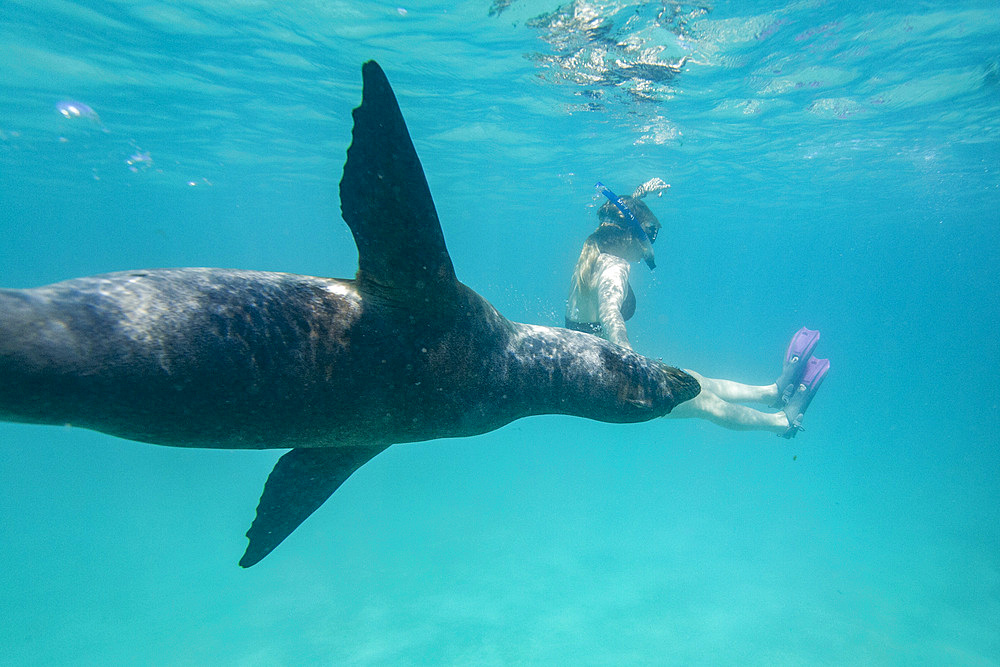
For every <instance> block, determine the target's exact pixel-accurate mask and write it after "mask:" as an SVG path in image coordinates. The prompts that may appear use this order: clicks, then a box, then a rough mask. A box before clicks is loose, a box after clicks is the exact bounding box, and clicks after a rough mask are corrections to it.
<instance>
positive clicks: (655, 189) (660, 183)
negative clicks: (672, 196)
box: [632, 177, 670, 199]
mask: <svg viewBox="0 0 1000 667" xmlns="http://www.w3.org/2000/svg"><path fill="white" fill-rule="evenodd" d="M669 189H670V184H669V183H667V182H666V181H664V180H663V179H662V178H659V177H657V178H651V179H649V180H648V181H646V182H645V183H643V184H642V185H640V186H639V187H637V188H636V189H635V192H633V193H632V198H633V199H642V198H643V197H645V196H646V195H651V194H654V193H655V194H656V196H657V197H659V196H660V195H662V194H663V193H664V192H666V191H667V190H669Z"/></svg>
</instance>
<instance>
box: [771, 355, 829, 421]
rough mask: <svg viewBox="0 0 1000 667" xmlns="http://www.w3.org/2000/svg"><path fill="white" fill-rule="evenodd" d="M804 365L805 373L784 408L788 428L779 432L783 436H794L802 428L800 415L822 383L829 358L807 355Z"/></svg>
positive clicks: (803, 412) (827, 368) (827, 369)
mask: <svg viewBox="0 0 1000 667" xmlns="http://www.w3.org/2000/svg"><path fill="white" fill-rule="evenodd" d="M805 367H806V370H805V373H803V374H802V379H801V380H800V381H799V385H798V387H796V389H795V393H793V394H792V398H791V399H790V400H789V401H788V405H786V406H785V408H784V413H785V416H786V417H788V429H787V430H786V431H785V432H784V433H782V434H781V437H783V438H794V437H795V434H796V433H798V432H799V431H802V430H804V429H803V428H802V416H803V415H804V414H805V411H806V408H808V407H809V404H810V403H812V400H813V396H815V395H816V391H817V390H818V389H819V386H820V385H821V384H822V383H823V378H825V377H826V373H827V371H829V370H830V360H829V359H817V358H816V357H809V361H808V362H806V364H805Z"/></svg>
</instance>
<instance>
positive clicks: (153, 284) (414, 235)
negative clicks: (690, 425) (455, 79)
mask: <svg viewBox="0 0 1000 667" xmlns="http://www.w3.org/2000/svg"><path fill="white" fill-rule="evenodd" d="M362 74H363V79H364V88H363V94H362V103H361V106H360V107H358V108H357V109H355V110H354V113H353V116H354V129H353V134H352V143H351V146H350V148H349V149H348V151H347V162H346V164H345V165H344V175H343V179H342V180H341V182H340V199H341V210H342V213H343V217H344V220H346V221H347V224H348V226H349V227H350V228H351V232H352V233H353V234H354V240H355V242H356V244H357V247H358V264H359V267H358V273H357V276H356V278H355V279H354V280H338V279H333V278H317V277H311V276H299V275H292V274H286V273H267V272H258V271H239V270H228V269H206V268H187V269H162V270H143V271H125V272H120V273H111V274H106V275H101V276H94V277H90V278H79V279H76V280H69V281H66V282H61V283H56V284H53V285H47V286H44V287H38V288H34V289H25V290H0V419H2V420H5V421H15V422H28V423H36V424H59V425H62V424H71V425H73V426H80V427H83V428H88V429H93V430H96V431H101V432H103V433H109V434H111V435H115V436H119V437H122V438H128V439H131V440H139V441H142V442H149V443H155V444H160V445H172V446H178V447H212V448H225V449H268V448H282V449H285V448H290V449H291V451H290V452H288V453H286V454H285V455H284V456H282V457H281V459H279V460H278V462H277V464H276V465H275V467H274V470H273V471H272V472H271V474H270V476H269V477H268V479H267V483H266V484H265V486H264V491H263V493H262V495H261V498H260V503H259V505H258V507H257V516H256V518H255V519H254V522H253V524H252V525H251V527H250V530H249V531H248V532H247V537H248V538H249V545H248V546H247V549H246V553H245V554H244V555H243V557H242V559H241V560H240V565H242V566H243V567H249V566H251V565H253V564H255V563H257V562H259V561H260V560H261V559H262V558H264V556H266V555H267V554H268V553H270V552H271V550H273V549H274V548H275V547H276V546H277V545H278V544H279V543H280V542H281V541H282V540H284V539H285V538H286V537H287V536H288V535H289V534H291V532H292V531H293V530H295V528H296V527H297V526H298V525H299V524H301V523H302V521H304V520H305V519H306V517H308V516H309V515H310V514H311V513H312V512H313V511H314V510H315V509H316V508H318V507H319V506H320V505H322V504H323V502H324V501H325V500H326V499H327V498H329V497H330V495H331V494H333V492H334V491H335V490H336V489H337V487H339V486H340V485H341V484H342V483H343V482H344V480H346V479H347V478H348V477H349V476H350V475H351V474H352V473H353V472H354V471H355V470H357V469H358V468H360V467H361V466H362V465H364V464H365V463H366V462H367V461H369V460H370V459H372V458H373V457H374V456H376V455H377V454H378V453H379V452H381V451H383V450H384V449H386V448H387V447H389V446H390V445H392V444H395V443H403V442H414V441H419V440H432V439H434V438H446V437H456V436H470V435H476V434H480V433H485V432H487V431H491V430H493V429H496V428H499V427H500V426H503V425H504V424H507V423H508V422H511V421H513V420H515V419H519V418H521V417H525V416H528V415H538V414H552V413H559V414H569V415H577V416H580V417H588V418H590V419H596V420H600V421H605V422H640V421H645V420H648V419H652V418H654V417H659V416H662V415H664V414H667V413H668V412H670V410H671V409H673V407H674V406H675V405H677V404H678V403H681V402H683V401H686V400H688V399H690V398H693V397H694V396H696V395H697V394H698V392H699V391H700V387H699V385H698V382H697V381H696V380H695V379H694V378H692V377H691V376H690V375H688V374H686V373H684V372H683V371H680V370H678V369H676V368H673V367H670V366H667V365H665V364H663V363H661V362H658V361H655V360H652V359H647V358H645V357H642V356H640V355H638V354H635V353H633V352H632V351H630V350H626V349H623V348H620V347H617V346H615V345H613V344H611V343H609V342H607V341H605V340H602V339H600V338H597V337H595V336H591V335H589V334H585V333H580V332H576V331H570V330H566V329H557V328H553V327H543V326H533V325H528V324H518V323H516V322H511V321H509V320H507V319H506V318H504V317H503V316H502V315H500V314H499V313H498V312H497V311H496V310H495V309H494V308H493V307H492V306H491V305H490V304H489V303H488V302H487V301H486V300H485V299H483V298H482V297H480V296H479V295H478V294H476V293H475V292H473V291H472V290H471V289H469V288H468V287H466V286H465V285H463V284H462V283H460V282H459V281H458V280H457V279H456V277H455V273H454V270H453V268H452V264H451V258H450V257H449V256H448V250H447V248H446V247H445V242H444V237H443V235H442V233H441V226H440V223H439V222H438V218H437V213H436V212H435V210H434V203H433V201H432V200H431V194H430V191H429V189H428V187H427V182H426V180H425V178H424V174H423V169H422V167H421V166H420V160H419V158H418V157H417V154H416V151H415V150H414V148H413V143H412V142H411V141H410V137H409V133H408V132H407V129H406V124H405V122H404V121H403V116H402V114H401V113H400V110H399V106H398V104H397V102H396V98H395V96H394V95H393V92H392V89H391V88H390V86H389V82H388V81H387V79H386V78H385V74H384V73H383V72H382V70H381V68H380V67H379V66H378V64H376V63H375V62H368V63H366V64H365V65H364V67H363V68H362Z"/></svg>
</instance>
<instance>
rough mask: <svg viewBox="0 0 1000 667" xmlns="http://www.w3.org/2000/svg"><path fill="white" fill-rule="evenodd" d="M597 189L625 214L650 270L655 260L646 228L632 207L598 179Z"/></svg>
mask: <svg viewBox="0 0 1000 667" xmlns="http://www.w3.org/2000/svg"><path fill="white" fill-rule="evenodd" d="M594 187H595V188H597V191H598V192H600V193H601V194H602V195H604V196H605V197H607V198H608V201H609V202H611V203H612V204H614V205H615V207H616V208H617V209H618V210H619V211H621V212H622V215H623V216H625V222H626V223H627V224H628V226H629V227H630V228H631V229H632V234H633V235H634V236H635V238H636V239H638V241H639V245H641V246H642V258H643V259H644V260H646V266H648V267H649V269H650V270H651V271H652V270H653V269H655V268H656V261H655V260H654V259H653V244H652V243H650V241H649V235H648V234H646V230H645V229H643V228H642V225H640V224H639V220H638V218H636V217H635V213H633V212H632V209H630V208H629V207H628V204H626V203H625V200H624V199H622V198H621V197H619V196H618V195H616V194H615V193H614V192H612V191H611V190H609V189H608V187H607V186H606V185H604V183H601V182H600V181H598V182H597V184H596V185H595V186H594Z"/></svg>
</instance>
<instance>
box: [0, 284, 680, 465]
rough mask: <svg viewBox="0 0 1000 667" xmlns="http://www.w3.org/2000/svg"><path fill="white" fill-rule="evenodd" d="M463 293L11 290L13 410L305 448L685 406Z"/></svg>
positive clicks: (310, 288)
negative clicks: (429, 299) (441, 301)
mask: <svg viewBox="0 0 1000 667" xmlns="http://www.w3.org/2000/svg"><path fill="white" fill-rule="evenodd" d="M459 292H460V295H461V297H462V300H461V301H460V302H458V303H454V304H453V307H452V308H451V309H449V311H448V312H436V313H435V314H434V316H433V317H431V318H427V317H424V316H422V315H421V312H420V308H419V306H417V307H412V308H409V307H401V306H400V305H398V304H386V303H384V302H380V301H379V300H378V299H377V298H375V297H370V298H366V297H365V296H363V295H362V294H360V293H359V292H358V289H357V285H356V283H355V282H354V281H350V280H335V279H330V278H316V277H312V276H299V275H292V274H285V273H266V272H257V271H239V270H226V269H197V268H196V269H163V270H146V271H127V272H121V273H113V274H107V275H102V276H93V277H89V278H78V279H75V280H69V281H66V282H62V283H57V284H54V285H48V286H45V287H39V288H35V289H29V290H0V313H2V314H3V319H2V322H0V378H3V383H2V384H0V419H4V420H6V421H21V422H32V423H41V424H70V425H73V426H81V427H85V428H91V429H95V430H98V431H102V432H105V433H110V434H112V435H117V436H120V437H123V438H129V439H131V440H140V441H143V442H151V443H156V444H161V445H175V446H183V447H218V448H224V449H264V448H281V449H291V448H297V447H351V446H359V445H366V446H373V445H385V446H387V445H391V444H395V443H401V442H413V441H417V440H430V439H433V438H441V437H452V436H467V435H476V434H479V433H485V432H487V431H491V430H493V429H496V428H498V427H500V426H502V425H504V424H506V423H508V422H510V421H512V420H514V419H518V418H520V417H524V416H527V415H532V414H546V413H567V414H573V415H578V416H584V417H591V418H593V419H599V420H602V421H621V422H633V421H642V420H645V419H651V418H653V417H658V416H661V415H663V414H666V413H667V412H668V411H669V410H670V408H671V407H673V405H674V404H675V402H676V397H675V395H674V392H673V391H672V387H671V386H670V384H669V383H668V381H667V380H668V379H669V378H670V377H671V375H670V374H669V373H666V372H665V371H664V369H665V368H667V367H665V366H664V365H662V364H659V363H658V362H653V361H650V360H648V359H645V358H644V357H641V356H639V355H636V354H630V353H626V352H625V351H623V350H621V349H620V348H617V347H616V346H613V345H611V344H610V343H607V342H606V341H603V340H601V339H598V338H596V337H594V336H590V335H586V334H581V333H577V332H573V331H568V330H564V329H554V328H548V327H534V326H530V325H524V324H518V323H514V322H510V321H509V320H507V319H505V318H504V317H503V316H501V315H500V314H499V313H497V312H496V310H494V309H493V307H492V306H490V304H489V303H488V302H487V301H486V300H485V299H483V298H482V297H480V296H479V295H477V294H476V293H475V292H473V291H472V290H471V289H468V288H464V287H463V288H462V289H460V290H459Z"/></svg>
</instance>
